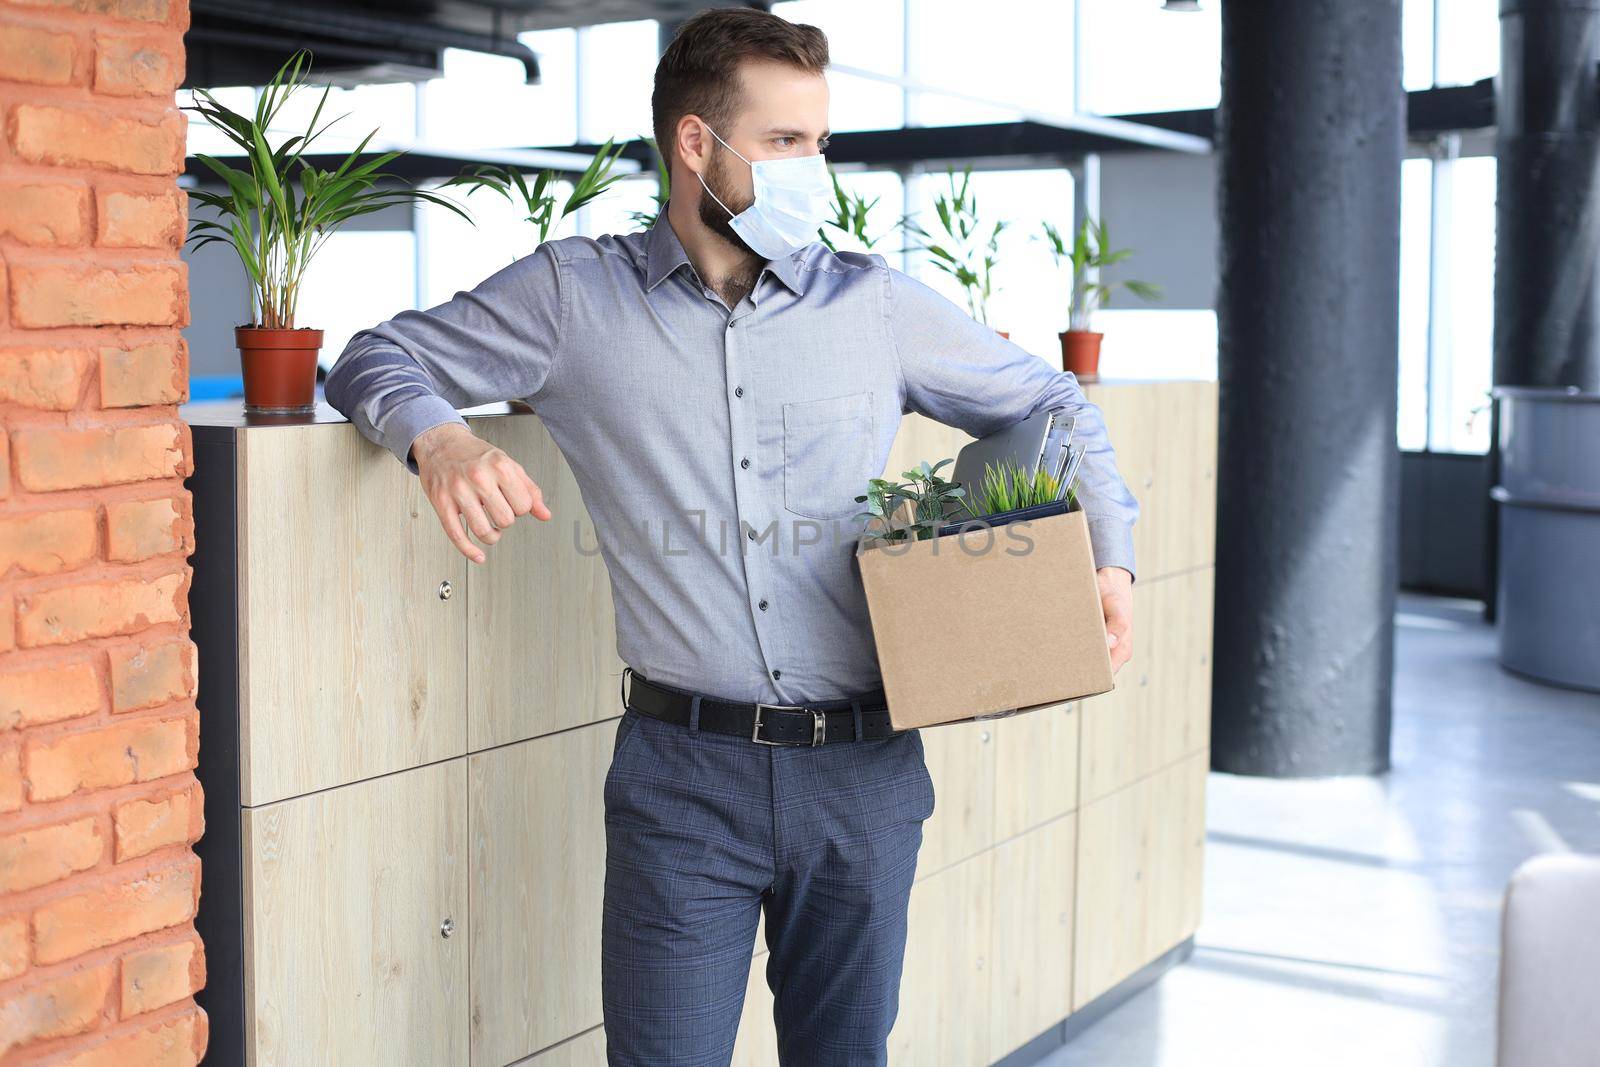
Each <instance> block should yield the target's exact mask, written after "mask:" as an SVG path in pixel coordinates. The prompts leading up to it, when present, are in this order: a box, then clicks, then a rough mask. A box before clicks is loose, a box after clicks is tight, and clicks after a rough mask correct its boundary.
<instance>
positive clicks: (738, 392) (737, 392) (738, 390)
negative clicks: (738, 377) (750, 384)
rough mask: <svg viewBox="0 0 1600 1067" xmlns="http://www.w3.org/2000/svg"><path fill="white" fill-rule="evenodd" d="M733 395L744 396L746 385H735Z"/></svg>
mask: <svg viewBox="0 0 1600 1067" xmlns="http://www.w3.org/2000/svg"><path fill="white" fill-rule="evenodd" d="M733 395H734V396H744V386H742V385H736V386H734V387H733Z"/></svg>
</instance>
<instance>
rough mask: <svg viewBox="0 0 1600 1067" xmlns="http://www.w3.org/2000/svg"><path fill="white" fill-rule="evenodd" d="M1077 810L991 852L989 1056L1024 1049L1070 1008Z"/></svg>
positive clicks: (1003, 1054)
mask: <svg viewBox="0 0 1600 1067" xmlns="http://www.w3.org/2000/svg"><path fill="white" fill-rule="evenodd" d="M1077 829H1078V823H1077V816H1076V815H1070V814H1069V815H1064V816H1062V817H1060V818H1058V819H1056V820H1054V821H1053V822H1048V823H1045V824H1044V825H1043V826H1039V827H1036V828H1035V829H1032V830H1029V831H1028V832H1027V833H1025V834H1023V835H1022V836H1021V837H1016V838H1012V839H1011V840H1009V841H1003V842H1001V843H1000V844H999V845H998V846H996V847H995V850H994V871H993V877H994V892H993V900H994V904H993V907H994V919H993V922H994V926H993V933H992V935H991V946H990V952H989V956H990V959H992V960H993V961H994V963H993V967H992V968H991V978H990V984H989V1058H988V1060H987V1061H985V1062H990V1063H992V1062H994V1061H996V1060H999V1059H1001V1058H1002V1057H1004V1056H1006V1055H1008V1054H1009V1053H1011V1052H1012V1051H1013V1050H1015V1049H1018V1048H1020V1047H1022V1046H1023V1045H1025V1044H1027V1043H1028V1042H1029V1041H1032V1040H1033V1039H1034V1038H1035V1037H1038V1036H1039V1035H1040V1034H1042V1033H1044V1032H1045V1031H1046V1030H1048V1029H1050V1027H1052V1026H1054V1025H1055V1024H1057V1023H1059V1022H1060V1021H1061V1020H1062V1019H1064V1018H1066V1017H1067V1016H1068V1015H1070V1014H1071V1013H1072V933H1073V923H1074V922H1075V913H1074V908H1073V891H1074V879H1075V877H1076V871H1075V868H1076V864H1077V847H1078V842H1077Z"/></svg>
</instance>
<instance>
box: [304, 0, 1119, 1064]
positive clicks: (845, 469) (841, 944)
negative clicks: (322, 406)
mask: <svg viewBox="0 0 1600 1067" xmlns="http://www.w3.org/2000/svg"><path fill="white" fill-rule="evenodd" d="M827 63H828V49H827V40H826V38H825V37H824V36H823V34H822V33H821V31H819V30H817V29H816V28H815V27H812V26H802V25H794V24H791V23H788V22H786V21H784V20H783V19H781V18H779V17H777V16H774V15H771V14H768V13H765V12H761V11H757V10H751V9H735V8H724V9H714V10H709V11H705V12H703V13H701V14H699V15H696V16H695V17H693V18H691V19H689V20H688V21H687V22H686V23H685V24H684V26H683V27H682V29H681V31H680V32H679V34H678V36H677V37H676V39H675V40H674V41H673V42H672V44H671V45H670V46H669V47H668V49H667V50H666V52H665V54H664V55H663V56H662V58H661V61H660V64H659V66H658V67H657V70H656V84H655V93H654V96H653V106H654V125H655V130H656V137H657V142H658V144H659V145H660V147H661V149H662V151H663V153H664V154H665V157H666V159H667V163H668V166H669V167H670V174H671V183H672V184H671V190H672V195H671V199H670V201H669V203H668V204H667V205H666V207H665V208H664V210H663V211H662V212H661V214H660V216H659V217H658V219H657V220H656V222H655V224H654V225H653V226H652V227H651V228H650V229H649V230H648V231H646V232H643V233H636V234H628V235H625V236H604V237H600V238H598V239H589V238H584V237H569V238H565V239H563V240H557V241H550V242H547V243H546V244H544V245H541V246H540V247H539V248H538V249H537V250H535V251H534V252H533V253H531V254H529V255H528V256H526V257H524V258H523V259H521V260H519V261H518V262H516V263H514V264H512V265H511V266H508V267H506V268H504V269H502V270H500V271H499V272H497V273H495V274H494V275H492V276H490V277H489V278H487V279H485V280H484V281H483V282H482V283H480V284H479V285H478V286H477V288H475V289H473V290H471V291H470V292H459V293H457V294H456V295H455V297H454V298H453V299H451V300H450V301H448V302H447V303H445V304H442V305H440V306H438V307H435V308H431V309H429V310H427V311H413V310H408V311H403V312H401V313H399V314H398V315H396V316H395V317H394V318H393V319H391V320H389V321H387V322H384V323H382V324H380V325H378V326H375V327H373V328H371V329H369V330H366V331H363V332H362V333H360V334H358V335H356V337H355V338H354V339H353V340H352V341H351V342H350V344H349V346H348V347H347V348H346V349H345V351H344V353H343V354H342V355H341V356H340V358H339V361H338V362H337V363H336V364H335V366H334V367H333V370H332V372H331V373H330V374H329V376H328V380H327V398H328V401H329V403H331V404H332V405H333V406H334V407H336V408H338V409H339V410H340V411H342V412H343V413H344V414H345V415H347V416H348V417H349V418H350V419H351V421H352V422H353V423H354V424H355V425H356V426H357V427H358V429H359V430H360V432H361V433H363V434H364V435H366V436H367V437H369V438H371V439H372V440H374V441H377V442H379V443H381V444H382V445H384V446H385V447H387V448H389V449H390V450H391V451H393V453H394V454H395V456H396V457H397V458H398V459H399V460H401V461H402V462H404V463H406V464H407V466H408V467H409V469H411V470H412V471H413V472H415V473H417V474H418V475H419V476H420V477H421V479H422V482H423V486H424V488H425V491H426V493H427V496H428V499H429V500H430V501H431V502H432V503H433V506H434V508H435V509H436V510H437V511H438V513H439V519H440V521H441V523H443V526H444V529H445V532H446V534H447V535H448V536H449V537H450V539H451V540H452V541H453V542H454V543H455V544H456V545H457V546H458V547H459V548H460V550H461V551H462V552H463V553H465V554H466V555H467V556H468V557H469V558H471V559H472V560H474V561H476V562H479V563H481V562H483V560H484V558H485V556H484V550H483V549H482V548H480V547H479V546H478V545H477V544H474V543H473V541H472V540H471V538H469V537H468V536H467V533H466V531H467V530H470V531H471V533H472V535H473V536H475V537H476V538H477V540H478V541H479V542H481V543H482V544H484V545H491V546H492V545H493V544H495V543H496V542H497V541H498V540H499V539H500V537H501V536H502V534H503V531H504V530H505V529H506V528H507V527H509V526H510V525H511V524H512V523H513V522H515V521H516V519H517V518H518V517H519V516H522V515H533V516H534V517H535V518H538V519H541V520H548V519H550V518H551V514H550V510H549V508H547V507H546V506H545V504H544V502H543V500H542V499H541V495H540V490H539V487H538V485H537V484H536V482H535V481H534V479H533V478H531V477H530V476H529V475H528V473H527V472H526V471H524V470H523V468H522V467H521V466H520V465H519V464H518V463H517V461H516V459H515V458H513V457H511V456H508V455H507V454H505V453H504V452H503V451H501V450H500V449H498V448H495V447H493V446H491V445H489V444H487V443H485V442H483V441H481V440H479V439H478V438H476V437H475V436H474V435H473V434H472V433H471V432H470V430H468V429H467V427H466V423H465V420H464V419H462V417H461V416H460V415H459V414H458V413H457V412H456V410H455V409H456V408H457V407H466V406H472V405H477V404H482V403H488V402H491V401H497V400H508V399H512V398H522V399H526V400H527V401H528V402H529V403H530V404H531V405H532V406H533V407H534V409H535V411H537V413H538V414H539V416H540V418H541V419H542V420H543V422H544V424H545V426H546V427H547V428H548V430H549V432H550V434H551V437H552V438H553V439H554V441H555V443H556V444H557V446H558V447H560V449H561V451H562V454H563V455H564V457H565V458H566V460H567V462H568V463H569V464H570V466H571V468H572V471H573V474H574V475H575V477H576V479H577V482H578V485H579V487H580V489H581V490H582V493H583V498H584V502H585V504H586V505H587V509H588V511H589V513H590V516H591V518H592V520H593V522H594V525H595V532H596V535H597V537H598V540H599V543H600V548H601V552H602V554H603V557H604V559H605V562H606V565H607V567H608V570H609V572H610V577H611V585H612V596H613V603H614V605H615V609H616V619H617V647H618V652H619V654H620V656H621V658H622V660H623V661H624V662H625V663H626V664H627V665H628V667H629V668H630V670H631V672H632V675H631V685H627V692H626V694H625V697H624V711H623V716H622V719H621V722H620V724H619V726H618V730H617V740H616V745H615V748H614V750H613V756H612V764H611V768H610V771H609V773H608V775H607V778H606V783H605V797H604V800H605V814H606V827H607V839H606V843H607V860H606V862H607V872H606V884H605V904H604V920H603V936H602V945H601V952H602V997H603V1003H604V1013H605V1026H606V1037H607V1047H608V1057H609V1062H610V1063H611V1064H614V1065H622V1064H626V1065H648V1067H695V1065H701V1064H707V1065H709V1064H726V1063H727V1062H728V1060H729V1057H730V1055H731V1051H732V1047H733V1041H734V1035H735V1031H736V1029H737V1025H738V1021H739V1016H740V1010H741V1005H742V1001H743V997H744V990H745V981H746V977H747V976H748V973H749V968H750V959H751V955H752V950H753V946H754V937H755V931H756V925H757V919H758V916H759V914H760V911H761V909H762V908H763V907H764V908H765V910H766V918H767V927H766V929H767V939H768V944H769V947H770V949H771V953H770V956H769V961H768V964H767V971H766V977H767V981H768V983H769V984H770V985H771V987H772V990H773V993H774V995H775V998H776V1006H775V1016H776V1018H775V1022H776V1025H777V1032H778V1042H779V1055H780V1058H781V1061H782V1062H783V1063H784V1064H786V1065H803V1067H819V1065H824V1064H849V1065H851V1067H860V1065H863V1064H881V1063H884V1062H885V1061H886V1045H887V1037H888V1034H889V1030H890V1028H891V1026H892V1025H893V1023H894V1019H895V1015H896V1008H897V1004H898V999H899V983H900V972H901V966H902V961H903V957H904V950H905V939H906V905H907V901H908V897H909V893H910V888H911V882H912V877H913V874H914V871H915V867H916V856H917V851H918V849H919V847H920V844H921V840H922V823H923V820H925V819H926V818H927V817H928V816H929V815H930V814H931V813H932V811H933V806H934V796H933V784H932V780H931V778H930V777H929V774H928V771H927V767H926V765H925V763H924V761H923V749H922V741H921V737H920V735H919V734H918V733H917V732H916V731H914V730H913V731H902V732H894V731H893V730H892V729H891V728H890V726H889V722H888V716H887V714H886V712H885V711H884V705H883V696H882V692H881V689H880V688H879V687H880V686H881V678H880V676H879V674H878V667H877V659H876V653H875V650H874V646H873V641H872V633H871V629H870V627H869V622H868V615H867V609H866V603H865V599H864V595H863V592H862V589H861V584H860V577H859V574H858V572H857V571H856V570H855V568H854V557H853V555H852V552H851V548H852V545H851V544H850V542H849V539H848V537H846V538H845V539H844V540H841V539H839V538H838V537H836V536H835V533H836V532H837V529H838V528H839V527H840V526H844V527H849V528H850V529H851V530H853V527H852V526H851V521H852V516H853V515H854V514H855V513H856V512H857V511H858V509H859V505H858V504H856V502H855V500H854V497H855V496H856V495H857V494H859V493H862V492H864V491H865V487H866V485H867V481H868V479H870V478H872V477H875V476H877V475H878V474H879V473H881V471H882V469H883V467H884V464H885V463H886V461H887V458H888V455H889V450H890V446H891V444H892V443H893V440H894V437H895V431H896V429H897V428H898V426H899V422H900V416H901V415H902V413H903V412H905V411H908V410H911V411H918V412H921V413H923V414H925V415H928V416H930V417H932V418H934V419H937V420H939V421H941V422H945V423H948V424H952V425H955V426H959V427H961V428H962V429H964V430H966V431H968V432H969V433H972V434H974V435H983V434H987V433H990V432H992V431H994V430H997V429H1000V428H1002V427H1004V426H1007V425H1009V424H1011V423H1013V422H1015V421H1017V420H1019V419H1021V418H1023V417H1025V416H1027V415H1029V414H1031V413H1033V412H1034V411H1037V410H1040V409H1043V408H1047V407H1053V406H1057V405H1064V406H1066V407H1067V408H1069V409H1070V410H1071V411H1073V412H1074V413H1076V414H1077V415H1078V417H1079V421H1078V434H1079V435H1080V436H1079V439H1080V440H1086V441H1088V442H1089V444H1090V446H1091V447H1090V450H1089V453H1088V455H1087V457H1086V459H1085V461H1084V464H1083V473H1082V482H1081V485H1080V495H1081V499H1082V500H1083V502H1084V510H1085V511H1086V512H1087V514H1088V517H1089V528H1090V536H1091V540H1092V542H1093V546H1094V551H1095V556H1096V563H1097V567H1098V572H1099V579H1100V588H1101V593H1102V599H1103V602H1104V607H1105V616H1106V624H1107V629H1108V630H1109V632H1110V635H1111V636H1110V638H1109V640H1110V641H1111V654H1112V661H1113V665H1114V666H1115V667H1118V668H1120V667H1121V665H1122V664H1123V663H1124V662H1126V661H1127V659H1128V657H1129V655H1130V654H1131V643H1130V634H1131V629H1130V623H1131V620H1130V609H1131V596H1130V592H1129V588H1130V585H1131V583H1132V580H1133V573H1132V572H1133V551H1132V541H1131V536H1130V529H1131V526H1132V523H1133V521H1134V519H1135V517H1136V515H1137V512H1138V505H1137V504H1136V502H1135V501H1134V499H1133V498H1132V496H1131V495H1130V494H1129V492H1128V490H1127V487H1126V486H1125V485H1124V484H1123V481H1122V479H1121V477H1120V476H1119V475H1118V473H1117V470H1116V466H1115V463H1114V456H1113V452H1112V449H1111V446H1110V443H1109V442H1108V440H1107V438H1106V433H1105V429H1104V425H1103V423H1102V421H1101V419H1100V417H1099V414H1100V413H1099V411H1098V409H1097V408H1095V407H1094V405H1092V404H1090V403H1088V402H1087V401H1086V400H1085V399H1084V397H1083V394H1082V392H1081V391H1080V390H1079V388H1078V385H1077V382H1076V380H1075V379H1074V378H1073V376H1072V375H1070V374H1065V373H1061V372H1058V371H1055V370H1052V369H1051V368H1050V367H1049V366H1048V365H1047V364H1046V363H1045V362H1044V361H1043V360H1040V359H1038V358H1036V357H1034V356H1031V355H1029V354H1027V353H1026V352H1024V351H1023V350H1022V349H1020V348H1018V347H1016V346H1015V345H1013V344H1011V343H1010V342H1009V341H1006V340H1004V339H1002V338H1000V337H999V336H998V335H997V334H996V333H995V332H994V331H992V330H991V329H989V328H988V327H986V326H983V325H980V324H978V323H977V322H975V321H973V320H972V319H971V318H970V317H968V316H967V315H965V314H964V313H963V312H962V311H961V310H960V309H959V308H958V307H957V306H956V305H955V304H953V303H951V302H950V301H948V300H946V299H945V298H943V297H942V296H939V295H938V294H936V293H935V292H934V291H933V290H932V289H930V288H929V287H927V286H925V285H923V284H921V283H920V282H917V281H915V280H913V279H911V278H909V277H908V276H906V275H905V274H903V273H901V272H899V271H897V270H894V269H892V268H890V267H889V266H888V265H887V263H885V261H884V259H883V257H881V256H878V255H869V254H857V253H838V254H835V253H832V252H829V251H828V249H827V248H826V246H824V245H822V244H821V243H820V242H818V241H816V239H815V238H816V230H817V226H818V224H819V222H820V221H821V218H822V217H824V214H823V213H825V211H826V206H827V204H826V201H827V197H828V190H827V187H826V186H825V185H824V184H820V183H819V177H820V179H821V182H822V183H825V182H826V179H827V172H826V170H825V165H824V163H823V161H822V159H821V156H820V153H821V151H822V149H823V148H824V147H825V146H826V143H827V138H828V130H827V126H828V87H827V83H826V80H825V78H824V69H825V68H826V66H827ZM538 473H542V472H538ZM463 517H464V518H465V528H463V525H462V518H463ZM641 524H642V525H643V527H644V528H645V531H646V536H640V529H639V527H640V526H641ZM529 595H532V596H537V595H538V591H537V590H529ZM626 682H627V679H625V684H626ZM770 705H776V707H773V706H770ZM819 741H820V742H821V743H820V744H818V743H816V742H819ZM772 742H778V743H777V744H773V743H772ZM532 993H533V991H531V990H530V995H532Z"/></svg>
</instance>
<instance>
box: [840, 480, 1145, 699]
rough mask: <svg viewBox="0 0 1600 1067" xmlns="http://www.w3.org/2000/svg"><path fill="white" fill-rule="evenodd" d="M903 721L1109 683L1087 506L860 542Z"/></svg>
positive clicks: (890, 687)
mask: <svg viewBox="0 0 1600 1067" xmlns="http://www.w3.org/2000/svg"><path fill="white" fill-rule="evenodd" d="M856 559H857V561H858V562H859V563H860V566H861V581H862V584H863V586H864V587H865V589H866V594H867V607H868V610H869V611H870V613H871V617H872V632H873V636H874V637H875V638H876V639H877V644H878V664H879V667H880V668H881V669H882V672H883V687H884V692H885V694H886V695H887V697H888V702H889V718H890V721H891V722H893V723H894V725H895V727H896V728H897V729H910V728H913V727H920V726H935V725H938V724H940V723H950V722H963V721H967V720H971V719H982V718H994V717H999V716H1003V715H1009V714H1015V713H1017V712H1023V711H1032V710H1034V709H1035V708H1038V707H1043V706H1046V705H1050V704H1058V703H1061V702H1062V701H1066V700H1076V699H1078V698H1080V697H1087V696H1093V695H1095V694H1097V693H1106V692H1109V691H1110V690H1111V689H1112V687H1113V685H1114V681H1113V675H1112V672H1111V652H1110V650H1109V649H1108V648H1107V647H1106V627H1105V615H1104V612H1103V609H1102V608H1101V606H1100V588H1099V584H1098V582H1097V581H1096V579H1095V568H1094V551H1093V549H1092V548H1091V547H1090V544H1089V526H1088V522H1087V520H1086V519H1085V517H1084V514H1083V512H1082V511H1069V512H1066V513H1064V514H1059V515H1051V516H1048V517H1046V518H1039V519H1031V520H1026V521H1018V522H1014V523H1010V524H1008V525H1005V526H995V527H986V528H984V529H982V530H969V531H967V532H965V533H951V534H947V535H945V536H943V537H934V538H930V539H928V540H925V541H880V540H867V541H862V542H861V543H860V544H859V545H858V546H857V548H856Z"/></svg>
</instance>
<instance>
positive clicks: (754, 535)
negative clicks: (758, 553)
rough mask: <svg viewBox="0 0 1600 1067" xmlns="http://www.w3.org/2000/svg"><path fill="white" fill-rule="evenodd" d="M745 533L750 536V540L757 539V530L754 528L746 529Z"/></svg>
mask: <svg viewBox="0 0 1600 1067" xmlns="http://www.w3.org/2000/svg"><path fill="white" fill-rule="evenodd" d="M745 533H746V534H748V535H749V536H750V540H752V541H754V540H755V539H756V532H755V530H754V529H749V530H746V531H745Z"/></svg>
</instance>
